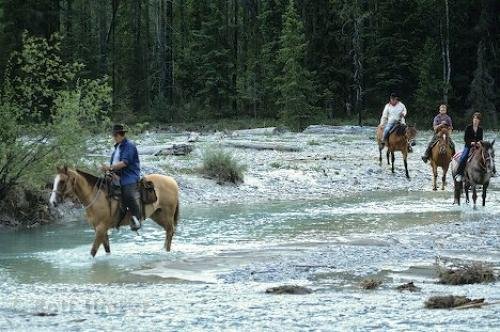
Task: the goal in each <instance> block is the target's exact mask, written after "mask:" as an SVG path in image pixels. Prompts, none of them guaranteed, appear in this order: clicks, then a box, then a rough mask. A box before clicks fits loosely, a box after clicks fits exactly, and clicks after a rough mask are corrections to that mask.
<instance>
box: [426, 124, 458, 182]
mask: <svg viewBox="0 0 500 332" xmlns="http://www.w3.org/2000/svg"><path fill="white" fill-rule="evenodd" d="M437 137H438V142H437V143H436V144H435V145H434V146H433V147H432V150H431V156H430V161H431V166H432V174H433V178H432V190H437V183H436V182H437V176H438V167H441V169H442V170H443V178H442V184H441V190H444V187H445V185H446V174H447V173H448V167H449V166H450V162H451V160H452V159H453V151H452V148H451V138H450V129H449V128H448V127H442V128H441V129H439V131H438V133H437Z"/></svg>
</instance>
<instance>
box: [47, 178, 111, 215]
mask: <svg viewBox="0 0 500 332" xmlns="http://www.w3.org/2000/svg"><path fill="white" fill-rule="evenodd" d="M73 182H76V179H73ZM104 182H105V181H104V180H99V186H97V183H96V184H95V185H94V187H92V191H94V189H95V188H96V187H97V191H96V193H95V196H94V198H93V199H92V200H91V201H90V203H89V204H88V205H87V206H85V204H83V202H82V201H81V200H80V199H79V198H78V196H76V195H75V197H76V199H77V200H78V202H79V203H80V204H81V205H82V206H83V208H84V209H85V210H86V209H88V208H90V207H91V206H92V205H94V204H95V202H97V199H98V198H99V193H100V192H101V189H102V184H103V183H104ZM73 186H74V183H73ZM51 192H53V193H55V194H56V195H59V197H61V199H62V200H64V198H65V196H68V195H67V194H66V193H62V192H61V191H60V190H57V189H56V190H52V191H51Z"/></svg>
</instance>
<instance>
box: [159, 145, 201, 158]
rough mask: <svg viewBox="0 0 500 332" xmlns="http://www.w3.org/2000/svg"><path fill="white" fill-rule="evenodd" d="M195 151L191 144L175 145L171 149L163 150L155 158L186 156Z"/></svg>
mask: <svg viewBox="0 0 500 332" xmlns="http://www.w3.org/2000/svg"><path fill="white" fill-rule="evenodd" d="M191 151H193V146H192V145H190V144H184V143H182V144H173V145H171V146H169V147H166V148H163V149H161V150H160V151H158V152H157V153H155V156H185V155H188V154H190V153H191Z"/></svg>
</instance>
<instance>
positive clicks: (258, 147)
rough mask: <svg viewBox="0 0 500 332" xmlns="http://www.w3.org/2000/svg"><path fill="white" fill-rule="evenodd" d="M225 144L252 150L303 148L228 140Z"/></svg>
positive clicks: (293, 150)
mask: <svg viewBox="0 0 500 332" xmlns="http://www.w3.org/2000/svg"><path fill="white" fill-rule="evenodd" d="M224 145H226V146H230V147H233V148H238V149H252V150H274V151H283V152H300V151H302V149H301V148H299V147H297V146H289V145H288V146H287V145H282V144H277V143H240V142H227V143H225V144H224Z"/></svg>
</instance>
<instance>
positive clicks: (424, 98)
mask: <svg viewBox="0 0 500 332" xmlns="http://www.w3.org/2000/svg"><path fill="white" fill-rule="evenodd" d="M439 60H440V57H439V51H438V50H437V48H436V44H435V43H434V42H433V41H432V40H431V39H427V41H426V42H425V44H424V47H423V49H422V50H421V52H420V53H419V54H418V56H417V59H416V62H415V67H416V68H415V70H416V72H417V75H418V87H417V90H416V91H415V96H414V98H415V104H414V106H413V107H412V108H414V109H415V110H418V112H419V113H420V114H422V115H425V116H428V117H432V116H433V113H435V110H436V107H437V104H438V103H439V102H440V95H441V86H442V82H443V81H442V77H440V76H439V62H437V61H439Z"/></svg>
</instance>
